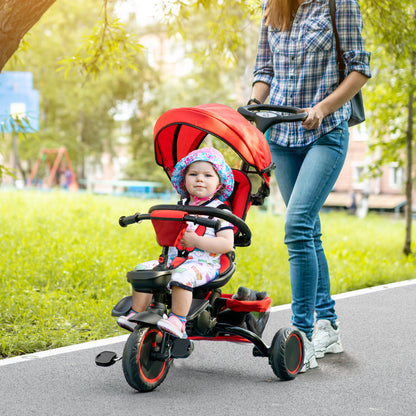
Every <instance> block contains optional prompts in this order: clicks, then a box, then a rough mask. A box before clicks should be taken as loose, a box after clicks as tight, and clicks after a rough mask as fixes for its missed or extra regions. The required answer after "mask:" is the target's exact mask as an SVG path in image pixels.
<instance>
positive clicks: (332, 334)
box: [312, 319, 344, 358]
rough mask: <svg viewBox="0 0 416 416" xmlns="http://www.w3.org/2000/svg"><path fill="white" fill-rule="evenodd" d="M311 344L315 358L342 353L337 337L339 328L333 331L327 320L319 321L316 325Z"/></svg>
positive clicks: (339, 340)
mask: <svg viewBox="0 0 416 416" xmlns="http://www.w3.org/2000/svg"><path fill="white" fill-rule="evenodd" d="M312 342H313V344H314V346H315V353H316V358H322V357H323V356H324V355H325V354H327V353H332V354H337V353H340V352H343V351H344V349H343V348H342V345H341V339H340V337H339V327H338V328H337V329H334V327H333V326H332V325H331V322H330V321H328V320H327V319H320V320H319V321H318V322H317V323H316V327H315V333H314V334H313V337H312Z"/></svg>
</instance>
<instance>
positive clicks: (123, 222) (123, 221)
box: [118, 212, 150, 227]
mask: <svg viewBox="0 0 416 416" xmlns="http://www.w3.org/2000/svg"><path fill="white" fill-rule="evenodd" d="M140 215H141V214H139V213H138V212H136V213H135V214H134V215H130V216H128V217H125V216H124V215H123V216H122V217H120V218H119V219H118V223H119V225H120V227H127V226H128V225H130V224H134V223H136V222H140V221H141V220H142V219H144V218H140ZM145 215H149V214H145ZM149 218H150V215H149Z"/></svg>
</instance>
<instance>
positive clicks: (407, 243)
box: [403, 52, 416, 256]
mask: <svg viewBox="0 0 416 416" xmlns="http://www.w3.org/2000/svg"><path fill="white" fill-rule="evenodd" d="M415 56H416V53H415V52H413V54H412V55H411V73H412V74H413V79H414V77H415V72H416V71H415ZM413 104H414V87H413V85H411V87H410V91H409V101H408V104H407V133H406V158H407V161H406V162H407V163H406V207H405V217H406V236H405V240H404V247H403V252H404V254H405V255H406V256H408V255H409V254H410V253H411V252H412V200H413V197H412V188H413V176H412V170H413V166H412V165H413V158H412V156H413V155H412V152H413V149H412V141H413Z"/></svg>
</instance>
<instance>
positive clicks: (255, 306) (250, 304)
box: [220, 294, 272, 312]
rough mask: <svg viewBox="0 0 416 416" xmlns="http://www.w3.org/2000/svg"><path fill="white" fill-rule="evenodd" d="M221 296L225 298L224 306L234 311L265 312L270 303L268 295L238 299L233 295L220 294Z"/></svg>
mask: <svg viewBox="0 0 416 416" xmlns="http://www.w3.org/2000/svg"><path fill="white" fill-rule="evenodd" d="M222 298H225V308H228V309H231V310H232V311H235V312H266V311H267V310H268V309H269V307H270V304H271V303H272V300H271V298H270V297H269V296H266V297H265V298H264V299H261V300H238V299H233V295H228V294H222V295H221V298H220V299H222Z"/></svg>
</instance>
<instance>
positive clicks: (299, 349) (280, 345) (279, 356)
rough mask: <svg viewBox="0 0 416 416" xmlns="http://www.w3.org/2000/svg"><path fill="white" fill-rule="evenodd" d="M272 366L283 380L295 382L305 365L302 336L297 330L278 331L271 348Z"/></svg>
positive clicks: (283, 329)
mask: <svg viewBox="0 0 416 416" xmlns="http://www.w3.org/2000/svg"><path fill="white" fill-rule="evenodd" d="M269 362H270V365H271V366H272V369H273V372H274V373H275V374H276V376H277V377H279V378H280V379H281V380H293V379H294V378H295V377H296V374H297V373H298V372H299V371H300V369H301V368H302V365H303V341H302V335H301V334H300V332H299V331H298V330H297V329H295V328H281V329H279V331H277V333H276V335H275V336H274V338H273V341H272V345H271V347H270V357H269Z"/></svg>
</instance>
